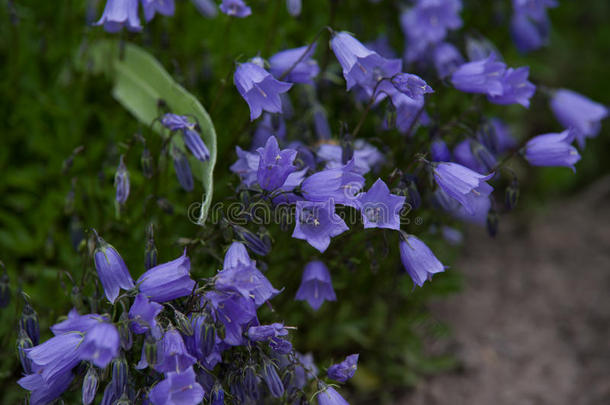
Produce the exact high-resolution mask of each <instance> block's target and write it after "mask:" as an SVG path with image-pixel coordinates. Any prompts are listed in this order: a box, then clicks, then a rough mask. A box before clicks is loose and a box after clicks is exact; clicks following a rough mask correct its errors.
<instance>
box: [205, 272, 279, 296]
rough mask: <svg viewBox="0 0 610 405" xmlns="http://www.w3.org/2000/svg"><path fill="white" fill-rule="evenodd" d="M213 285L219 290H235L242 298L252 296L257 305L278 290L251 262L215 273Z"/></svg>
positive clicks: (277, 292)
mask: <svg viewBox="0 0 610 405" xmlns="http://www.w3.org/2000/svg"><path fill="white" fill-rule="evenodd" d="M214 286H215V287H216V289H217V290H220V291H237V292H239V293H240V294H242V295H243V296H244V298H252V299H253V300H254V303H255V304H256V305H257V306H260V305H262V304H264V303H265V302H266V301H268V300H270V299H271V298H273V297H275V296H276V295H277V294H279V292H280V291H279V290H276V289H275V288H273V286H272V285H271V283H270V282H269V280H267V277H265V276H264V275H263V273H261V272H260V271H259V270H258V269H257V268H256V267H255V266H254V265H253V264H252V263H250V264H246V265H239V266H237V267H231V268H228V269H224V270H222V271H221V272H219V273H218V274H217V275H216V281H215V283H214Z"/></svg>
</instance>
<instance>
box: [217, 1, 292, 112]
mask: <svg viewBox="0 0 610 405" xmlns="http://www.w3.org/2000/svg"><path fill="white" fill-rule="evenodd" d="M221 7H222V6H221ZM259 59H260V58H255V59H253V60H252V61H251V62H246V63H242V64H240V65H238V66H237V69H236V70H235V74H234V75H233V82H234V83H235V87H237V90H238V91H239V94H241V96H242V97H243V99H244V100H246V103H248V107H250V120H251V121H254V120H255V119H257V118H258V117H260V115H261V114H262V112H263V111H267V112H270V113H281V112H282V100H281V99H280V94H281V93H286V92H287V91H288V90H290V88H291V87H292V83H285V82H281V81H279V80H276V79H275V78H274V77H273V76H272V75H271V73H269V72H267V71H266V70H265V69H263V68H262V67H261V66H259V64H258V63H260V62H258V60H259Z"/></svg>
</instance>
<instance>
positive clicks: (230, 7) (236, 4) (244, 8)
mask: <svg viewBox="0 0 610 405" xmlns="http://www.w3.org/2000/svg"><path fill="white" fill-rule="evenodd" d="M220 11H222V12H223V13H225V14H226V15H229V16H231V17H238V18H246V17H248V16H249V15H250V14H252V9H251V8H250V7H248V5H247V4H246V3H245V2H244V1H243V0H222V3H221V4H220Z"/></svg>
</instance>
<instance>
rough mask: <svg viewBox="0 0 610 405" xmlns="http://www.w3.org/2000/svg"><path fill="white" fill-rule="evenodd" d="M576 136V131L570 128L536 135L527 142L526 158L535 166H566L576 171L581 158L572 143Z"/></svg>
mask: <svg viewBox="0 0 610 405" xmlns="http://www.w3.org/2000/svg"><path fill="white" fill-rule="evenodd" d="M575 136H576V134H575V131H573V130H569V129H566V130H565V131H563V132H561V133H559V134H544V135H538V136H535V137H533V138H532V139H530V140H529V141H528V142H527V143H526V144H525V148H524V156H525V159H527V161H528V162H529V163H530V164H531V165H534V166H565V167H569V168H571V169H572V170H573V171H576V169H575V168H574V164H575V163H576V162H578V161H579V160H580V154H579V153H578V151H577V150H576V148H575V147H573V146H572V145H571V143H572V142H573V141H574V138H575Z"/></svg>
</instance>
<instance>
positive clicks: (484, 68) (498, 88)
mask: <svg viewBox="0 0 610 405" xmlns="http://www.w3.org/2000/svg"><path fill="white" fill-rule="evenodd" d="M505 71H506V65H505V64H504V63H502V62H499V61H498V60H497V57H496V55H495V54H492V55H490V56H489V57H488V58H487V59H484V60H478V61H474V62H468V63H465V64H463V65H461V66H460V67H458V68H457V69H456V70H455V71H454V72H453V74H452V75H451V83H452V84H453V86H454V87H455V88H456V89H458V90H461V91H463V92H466V93H480V94H487V95H488V96H491V97H493V96H501V95H502V94H503V91H504V86H503V78H504V72H505Z"/></svg>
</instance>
